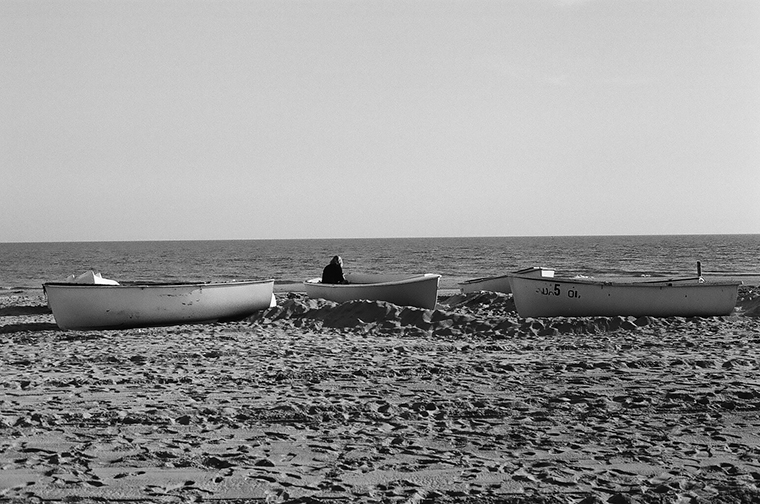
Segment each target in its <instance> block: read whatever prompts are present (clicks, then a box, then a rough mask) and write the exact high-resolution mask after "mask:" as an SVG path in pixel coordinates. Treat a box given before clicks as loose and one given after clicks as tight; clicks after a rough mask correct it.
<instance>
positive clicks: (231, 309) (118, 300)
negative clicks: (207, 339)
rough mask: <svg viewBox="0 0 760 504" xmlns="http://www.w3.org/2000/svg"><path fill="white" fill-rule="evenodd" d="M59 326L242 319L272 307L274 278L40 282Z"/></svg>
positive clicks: (107, 326) (90, 327)
mask: <svg viewBox="0 0 760 504" xmlns="http://www.w3.org/2000/svg"><path fill="white" fill-rule="evenodd" d="M43 289H44V291H45V295H46V296H47V301H48V306H50V309H51V310H52V312H53V317H55V321H56V323H57V324H58V326H59V327H60V328H61V329H79V330H95V329H122V328H128V327H147V326H162V325H175V324H189V323H201V322H213V321H218V320H227V319H235V318H242V317H245V316H246V315H250V314H252V313H254V312H256V311H257V310H261V309H264V308H268V307H270V306H274V304H275V303H276V301H275V298H274V294H273V289H274V280H261V281H245V282H210V283H134V284H121V285H92V284H75V283H63V282H50V283H46V284H43Z"/></svg>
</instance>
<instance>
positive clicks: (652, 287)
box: [511, 276, 741, 317]
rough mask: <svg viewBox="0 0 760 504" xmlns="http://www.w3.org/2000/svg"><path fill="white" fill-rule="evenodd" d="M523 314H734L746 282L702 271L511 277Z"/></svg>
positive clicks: (582, 315) (672, 315)
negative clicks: (665, 275) (709, 277)
mask: <svg viewBox="0 0 760 504" xmlns="http://www.w3.org/2000/svg"><path fill="white" fill-rule="evenodd" d="M511 284H512V295H513V296H514V301H515V307H516V308H517V313H519V314H520V316H521V317H560V316H562V317H593V316H617V315H623V316H628V315H631V316H652V317H710V316H717V315H728V314H730V313H731V311H733V309H734V306H735V305H736V298H737V296H738V292H739V285H741V282H706V281H704V280H703V279H702V278H701V277H698V278H684V279H671V280H655V281H651V280H647V281H636V280H632V281H599V280H591V279H564V278H563V279H558V278H554V279H547V278H536V277H526V276H513V277H512V278H511Z"/></svg>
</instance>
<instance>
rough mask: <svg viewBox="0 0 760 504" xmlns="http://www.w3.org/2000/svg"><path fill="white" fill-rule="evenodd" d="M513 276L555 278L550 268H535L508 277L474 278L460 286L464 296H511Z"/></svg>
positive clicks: (515, 272)
mask: <svg viewBox="0 0 760 504" xmlns="http://www.w3.org/2000/svg"><path fill="white" fill-rule="evenodd" d="M512 275H524V276H535V277H549V278H551V277H553V276H554V270H553V269H550V268H541V267H538V266H533V267H530V268H525V269H521V270H517V271H513V272H512V273H507V274H506V275H500V276H492V277H483V278H473V279H472V280H466V281H464V282H462V283H460V284H459V289H460V290H461V291H462V294H467V293H468V292H478V291H492V292H503V293H505V294H509V293H510V292H512V287H510V285H509V277H511V276H512Z"/></svg>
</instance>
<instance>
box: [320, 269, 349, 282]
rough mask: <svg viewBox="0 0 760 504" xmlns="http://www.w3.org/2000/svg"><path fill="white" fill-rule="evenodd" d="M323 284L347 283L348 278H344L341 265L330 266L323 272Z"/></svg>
mask: <svg viewBox="0 0 760 504" xmlns="http://www.w3.org/2000/svg"><path fill="white" fill-rule="evenodd" d="M322 283H325V284H342V283H347V282H346V277H344V276H343V268H342V267H341V266H340V264H328V265H327V266H325V269H324V270H322Z"/></svg>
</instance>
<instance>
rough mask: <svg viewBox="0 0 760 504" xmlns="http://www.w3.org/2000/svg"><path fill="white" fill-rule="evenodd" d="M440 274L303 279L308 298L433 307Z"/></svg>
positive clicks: (357, 275)
mask: <svg viewBox="0 0 760 504" xmlns="http://www.w3.org/2000/svg"><path fill="white" fill-rule="evenodd" d="M440 278H441V275H435V274H432V273H426V274H424V275H414V276H410V275H374V274H361V273H349V274H348V275H346V280H348V283H347V284H323V283H322V282H321V280H320V279H319V278H313V279H311V280H307V281H306V282H304V286H305V287H306V294H307V295H308V296H309V297H311V298H321V299H328V300H330V301H335V302H338V303H343V302H345V301H352V300H355V299H367V300H370V301H388V302H389V303H394V304H397V305H402V306H416V307H418V308H435V304H436V302H437V299H438V281H439V280H440Z"/></svg>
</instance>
